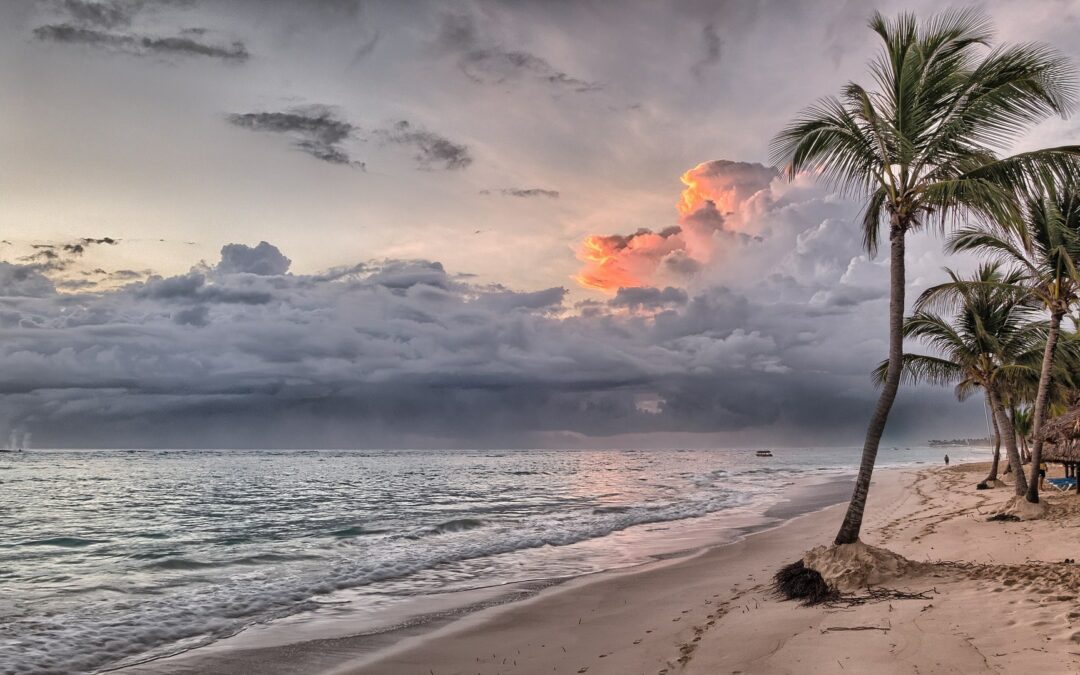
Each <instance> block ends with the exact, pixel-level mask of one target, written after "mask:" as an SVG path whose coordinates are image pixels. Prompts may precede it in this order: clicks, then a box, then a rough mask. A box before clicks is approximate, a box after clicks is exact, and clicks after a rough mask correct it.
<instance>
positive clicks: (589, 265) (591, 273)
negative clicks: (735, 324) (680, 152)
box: [575, 160, 776, 292]
mask: <svg viewBox="0 0 1080 675" xmlns="http://www.w3.org/2000/svg"><path fill="white" fill-rule="evenodd" d="M775 177H776V170H775V169H772V168H769V167H766V166H762V165H761V164H748V163H745V162H731V161H727V160H715V161H712V162H705V163H702V164H699V165H698V166H696V167H694V168H693V169H690V170H689V171H687V172H686V173H684V174H683V175H682V182H683V184H685V186H686V187H685V189H684V190H683V192H682V195H681V196H680V197H679V201H678V202H677V203H676V209H677V211H678V213H679V219H678V225H673V226H670V227H667V228H665V229H662V230H660V231H653V230H650V229H639V230H638V231H636V232H634V233H633V234H629V235H620V234H613V235H592V236H589V237H587V238H586V239H585V241H584V242H583V243H582V246H581V248H580V249H579V251H578V257H579V258H580V259H581V261H582V262H584V263H585V267H584V268H583V269H582V270H581V271H580V272H579V273H578V275H577V276H576V277H575V278H576V280H577V281H578V283H579V284H581V285H582V286H585V287H588V288H595V289H599V290H603V291H609V292H614V291H616V290H618V289H619V288H626V287H635V286H649V285H654V284H656V283H661V282H663V283H685V282H686V281H687V280H688V279H690V278H692V277H693V276H694V275H695V274H696V273H697V272H698V271H699V270H700V269H701V267H702V266H703V265H706V264H708V263H710V262H712V261H713V260H714V259H715V258H716V256H717V254H718V252H720V251H721V250H722V249H723V248H724V247H725V246H726V245H734V244H735V243H737V242H738V241H740V240H743V239H746V238H750V237H753V236H756V235H757V232H756V231H755V227H756V223H755V219H754V203H755V201H761V200H767V199H768V195H767V194H765V193H766V192H767V191H768V189H769V187H770V185H771V183H772V181H773V179H774V178H775Z"/></svg>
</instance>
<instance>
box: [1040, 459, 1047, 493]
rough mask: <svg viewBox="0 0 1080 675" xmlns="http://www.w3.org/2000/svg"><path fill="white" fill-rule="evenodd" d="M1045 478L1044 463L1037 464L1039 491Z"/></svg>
mask: <svg viewBox="0 0 1080 675" xmlns="http://www.w3.org/2000/svg"><path fill="white" fill-rule="evenodd" d="M1044 478H1046V462H1039V489H1040V490H1041V489H1042V486H1043V479H1044Z"/></svg>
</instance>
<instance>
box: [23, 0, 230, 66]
mask: <svg viewBox="0 0 1080 675" xmlns="http://www.w3.org/2000/svg"><path fill="white" fill-rule="evenodd" d="M173 4H176V5H179V6H183V4H184V3H167V2H157V3H154V2H148V1H147V0H101V1H91V0H62V1H61V2H57V3H53V4H52V7H53V10H54V16H56V17H59V19H60V20H59V21H56V22H51V23H46V24H44V25H41V26H38V27H37V28H35V29H34V30H33V35H34V37H35V38H36V39H38V40H40V41H43V42H57V43H62V44H75V45H84V46H90V47H97V48H101V49H106V50H110V51H114V52H117V53H123V54H129V55H133V56H184V57H187V56H196V57H206V58H213V59H220V60H223V61H235V62H243V61H246V60H247V59H248V58H250V56H251V54H250V53H249V52H248V50H247V47H246V46H245V45H244V43H243V42H241V41H240V40H232V41H229V42H227V43H214V42H208V41H205V39H204V38H205V35H206V34H207V32H208V31H207V30H206V29H201V28H198V29H192V28H186V29H175V28H172V27H170V28H167V29H166V30H165V31H160V30H153V29H152V28H151V27H150V26H142V27H141V28H140V29H139V30H132V29H131V27H132V23H133V21H134V20H135V19H136V18H137V17H139V16H140V15H142V14H143V10H144V9H145V8H146V7H147V6H148V5H173ZM120 29H124V30H123V31H121V30H120ZM169 33H171V34H169Z"/></svg>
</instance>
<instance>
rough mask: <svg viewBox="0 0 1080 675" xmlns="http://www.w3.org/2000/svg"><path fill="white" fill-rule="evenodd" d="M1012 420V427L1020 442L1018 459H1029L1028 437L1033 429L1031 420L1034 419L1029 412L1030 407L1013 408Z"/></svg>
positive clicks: (1023, 460) (1024, 460) (1022, 460)
mask: <svg viewBox="0 0 1080 675" xmlns="http://www.w3.org/2000/svg"><path fill="white" fill-rule="evenodd" d="M1012 420H1013V428H1014V429H1016V438H1017V440H1018V441H1019V442H1020V461H1021V462H1026V461H1030V460H1029V458H1030V455H1029V454H1028V439H1029V438H1031V433H1032V431H1033V427H1032V422H1033V420H1034V417H1033V416H1032V414H1031V408H1030V407H1023V408H1013V410H1012Z"/></svg>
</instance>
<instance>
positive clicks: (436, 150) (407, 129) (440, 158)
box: [375, 120, 473, 170]
mask: <svg viewBox="0 0 1080 675" xmlns="http://www.w3.org/2000/svg"><path fill="white" fill-rule="evenodd" d="M375 136H376V137H377V138H379V139H381V140H382V141H383V142H385V143H391V144H395V145H404V146H407V147H410V148H412V149H413V150H414V151H415V153H416V154H415V155H413V158H414V159H415V160H416V163H417V165H418V166H419V167H420V168H421V169H432V168H435V167H436V165H441V166H442V168H444V169H447V170H454V169H464V168H465V167H467V166H469V165H470V164H472V161H473V160H472V156H471V155H470V154H469V148H468V147H467V146H465V145H462V144H461V143H455V142H453V141H451V140H450V139H448V138H446V137H445V136H440V135H439V134H436V133H434V132H431V131H428V130H427V129H424V128H423V127H419V126H416V125H414V124H412V123H410V122H408V121H407V120H400V121H398V122H395V123H394V124H393V125H391V126H390V127H389V128H387V129H378V130H376V131H375Z"/></svg>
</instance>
